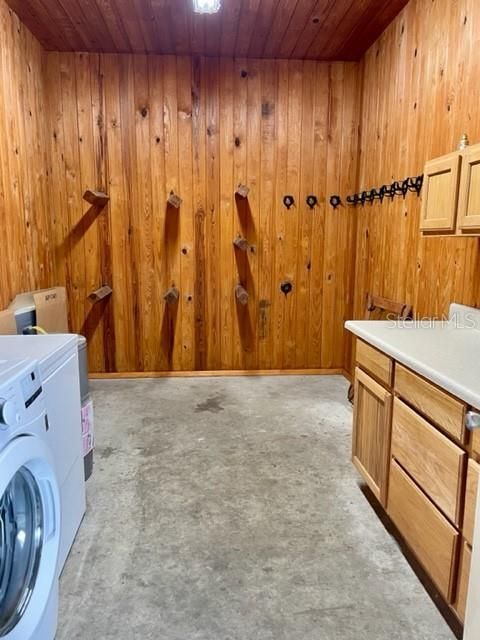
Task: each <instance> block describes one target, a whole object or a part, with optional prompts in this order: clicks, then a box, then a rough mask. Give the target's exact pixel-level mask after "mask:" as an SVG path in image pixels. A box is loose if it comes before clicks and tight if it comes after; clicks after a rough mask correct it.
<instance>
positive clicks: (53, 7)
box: [43, 0, 88, 51]
mask: <svg viewBox="0 0 480 640" xmlns="http://www.w3.org/2000/svg"><path fill="white" fill-rule="evenodd" d="M43 5H44V6H45V7H46V8H47V9H48V13H49V14H50V19H51V21H52V23H53V24H54V25H55V27H56V28H57V29H58V30H61V31H62V32H63V33H64V35H65V39H66V40H67V41H68V42H69V43H70V44H71V47H72V50H73V51H85V50H86V49H87V46H88V44H87V43H86V42H84V40H83V38H82V36H81V35H80V34H79V33H78V31H77V29H76V27H75V25H74V24H73V22H72V21H71V19H70V17H69V16H68V14H67V13H66V11H65V9H64V8H63V6H62V4H61V3H60V0H49V1H48V2H45V3H43Z"/></svg>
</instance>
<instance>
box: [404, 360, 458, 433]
mask: <svg viewBox="0 0 480 640" xmlns="http://www.w3.org/2000/svg"><path fill="white" fill-rule="evenodd" d="M395 391H396V392H397V393H398V394H399V395H400V396H402V398H404V399H405V400H406V401H407V402H408V403H409V404H411V405H413V406H414V407H416V408H417V409H418V410H419V411H420V413H423V415H425V416H426V417H427V418H430V420H432V421H433V422H435V424H437V425H438V426H439V427H441V428H442V429H444V430H445V431H447V432H448V433H449V434H451V435H452V436H453V437H454V438H456V439H457V440H459V441H460V442H463V441H464V420H465V405H464V404H463V403H462V402H460V401H459V400H456V399H455V398H452V396H450V395H448V393H445V392H444V391H441V390H440V389H438V388H437V387H435V386H434V385H433V384H431V383H430V382H427V381H426V380H424V379H423V378H420V376H417V375H416V374H415V373H413V372H412V371H410V370H409V369H406V368H405V367H403V366H402V365H400V364H397V366H396V369H395Z"/></svg>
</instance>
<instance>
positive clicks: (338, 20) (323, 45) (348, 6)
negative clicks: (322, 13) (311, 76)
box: [306, 0, 376, 60]
mask: <svg viewBox="0 0 480 640" xmlns="http://www.w3.org/2000/svg"><path fill="white" fill-rule="evenodd" d="M375 1H376V0H375ZM365 2H368V0H342V2H336V3H334V4H333V6H332V7H331V8H330V11H329V12H328V15H327V16H326V18H325V21H324V23H323V25H324V32H325V36H326V37H325V38H317V39H315V40H314V41H313V42H312V45H311V47H310V49H309V50H308V52H307V54H306V56H307V58H309V59H314V60H330V59H331V58H329V57H328V56H327V55H326V51H327V50H328V44H329V43H330V41H331V39H332V36H334V35H335V29H337V28H339V25H342V24H343V25H344V24H346V20H347V15H348V14H349V12H350V10H353V11H355V7H356V6H358V5H359V4H361V5H362V7H363V5H364V4H365Z"/></svg>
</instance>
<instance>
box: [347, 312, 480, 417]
mask: <svg viewBox="0 0 480 640" xmlns="http://www.w3.org/2000/svg"><path fill="white" fill-rule="evenodd" d="M345 328H346V329H347V330H348V331H350V333H353V334H354V335H356V336H357V337H358V338H361V339H362V340H365V342H368V343H369V344H371V345H372V346H374V347H376V348H377V349H379V350H380V351H383V352H384V353H386V354H387V355H388V356H390V357H391V358H393V359H394V360H396V361H397V362H400V364H403V365H405V366H406V367H408V368H409V369H412V371H415V372H416V373H418V374H419V375H421V376H423V377H424V378H427V380H430V381H431V382H433V383H434V384H436V385H437V386H439V387H441V388H442V389H444V390H445V391H447V392H448V393H450V394H452V395H453V396H455V397H457V398H459V399H460V400H463V401H464V402H465V403H467V404H469V405H471V406H472V407H474V408H476V409H479V408H480V396H478V395H477V394H475V393H474V392H472V391H471V390H470V389H467V388H465V387H463V386H462V385H460V384H458V383H457V382H456V381H455V380H454V379H452V378H449V377H448V376H445V375H442V374H441V373H439V372H438V371H436V370H435V369H432V368H431V367H429V366H428V365H427V364H425V363H424V362H422V361H420V360H416V359H415V358H412V357H409V356H407V355H406V354H404V353H402V352H401V351H399V350H397V349H396V348H395V347H392V346H391V345H390V344H389V343H388V342H385V341H384V340H382V339H381V338H378V337H376V336H375V335H374V334H372V333H371V332H370V331H368V330H365V329H363V328H362V327H361V326H359V325H358V324H357V323H356V322H355V320H349V321H348V322H346V323H345Z"/></svg>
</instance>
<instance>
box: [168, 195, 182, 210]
mask: <svg viewBox="0 0 480 640" xmlns="http://www.w3.org/2000/svg"><path fill="white" fill-rule="evenodd" d="M167 202H168V204H171V205H172V207H175V209H180V205H181V204H182V202H183V200H182V199H181V198H180V196H178V195H177V194H176V193H175V192H174V191H170V195H169V196H168V199H167Z"/></svg>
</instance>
